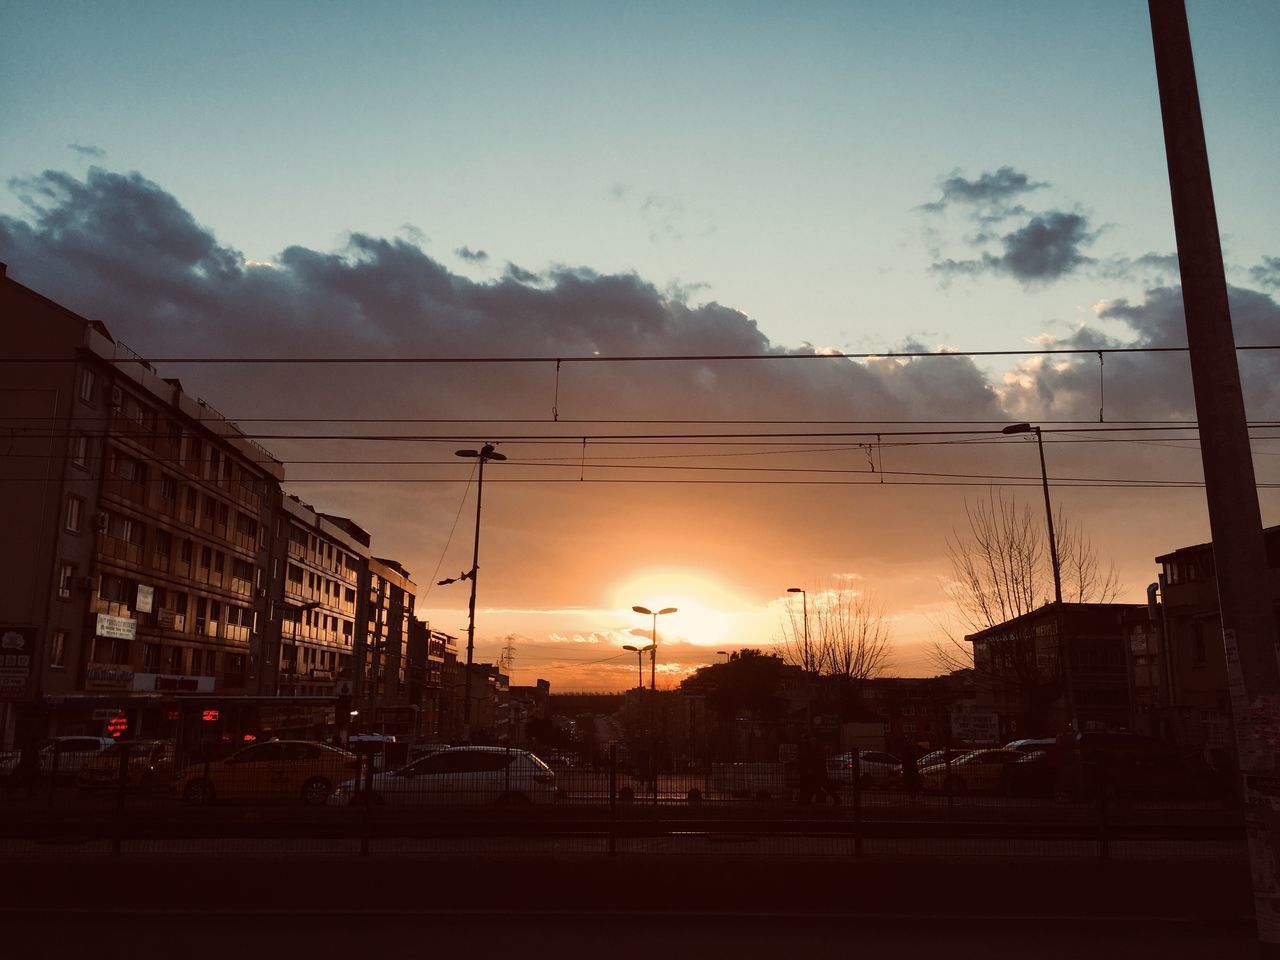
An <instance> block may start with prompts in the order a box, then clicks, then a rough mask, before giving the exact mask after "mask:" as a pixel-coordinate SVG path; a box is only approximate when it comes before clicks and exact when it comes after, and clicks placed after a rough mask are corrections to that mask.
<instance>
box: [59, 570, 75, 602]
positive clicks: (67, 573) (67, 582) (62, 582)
mask: <svg viewBox="0 0 1280 960" xmlns="http://www.w3.org/2000/svg"><path fill="white" fill-rule="evenodd" d="M75 579H76V568H75V567H73V566H72V565H71V564H69V563H64V564H62V565H61V566H59V567H58V596H59V597H60V598H61V599H63V600H69V599H71V584H72V583H74V582H75Z"/></svg>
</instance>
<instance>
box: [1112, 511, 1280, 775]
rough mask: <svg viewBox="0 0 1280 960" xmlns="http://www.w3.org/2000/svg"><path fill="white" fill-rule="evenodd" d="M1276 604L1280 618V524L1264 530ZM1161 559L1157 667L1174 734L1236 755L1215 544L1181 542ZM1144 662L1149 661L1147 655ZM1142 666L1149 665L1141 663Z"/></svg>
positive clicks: (1187, 743) (1190, 744) (1192, 746)
mask: <svg viewBox="0 0 1280 960" xmlns="http://www.w3.org/2000/svg"><path fill="white" fill-rule="evenodd" d="M1263 539H1264V542H1265V544H1266V555H1267V568H1268V583H1269V586H1270V591H1271V601H1272V605H1273V609H1275V610H1276V611H1277V618H1280V526H1275V527H1268V528H1266V529H1265V530H1264V531H1263ZM1156 563H1158V564H1160V571H1161V572H1160V594H1161V605H1160V609H1161V622H1160V624H1159V627H1160V632H1161V634H1162V635H1163V640H1162V639H1161V638H1160V637H1157V638H1156V641H1157V643H1159V644H1160V646H1159V647H1158V650H1159V652H1161V653H1163V655H1164V657H1163V661H1162V662H1161V661H1160V660H1157V661H1156V662H1155V663H1154V664H1153V665H1154V666H1156V667H1157V669H1156V670H1155V677H1154V679H1155V681H1156V682H1157V683H1159V684H1161V685H1163V687H1164V689H1163V691H1162V692H1160V693H1158V694H1156V695H1155V696H1156V697H1157V698H1158V699H1159V700H1160V701H1162V702H1164V703H1166V704H1168V707H1169V709H1168V711H1167V713H1168V726H1169V736H1170V737H1171V739H1173V740H1175V741H1176V742H1177V743H1178V744H1179V745H1180V746H1182V747H1183V748H1185V749H1186V750H1187V751H1188V752H1195V751H1204V750H1217V751H1223V752H1225V753H1227V754H1230V755H1232V756H1234V754H1235V738H1234V734H1233V731H1232V725H1231V724H1232V718H1231V694H1230V688H1229V686H1228V684H1227V658H1226V651H1225V648H1224V645H1223V638H1222V619H1221V612H1220V611H1219V609H1218V582H1217V576H1216V571H1215V568H1214V561H1213V544H1212V543H1201V544H1196V545H1194V546H1189V547H1181V548H1179V549H1177V550H1174V551H1172V552H1171V553H1166V554H1164V555H1162V556H1159V557H1156ZM1144 659H1145V658H1144ZM1137 660H1138V658H1137V657H1136V656H1135V665H1140V666H1143V667H1147V666H1149V665H1148V664H1147V663H1145V662H1144V663H1141V664H1138V663H1137Z"/></svg>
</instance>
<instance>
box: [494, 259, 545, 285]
mask: <svg viewBox="0 0 1280 960" xmlns="http://www.w3.org/2000/svg"><path fill="white" fill-rule="evenodd" d="M503 275H504V276H505V277H506V278H507V279H509V280H514V281H516V282H517V283H537V282H538V280H540V279H541V278H540V277H539V276H538V275H537V274H536V273H534V272H533V271H532V270H526V269H524V267H521V266H519V265H518V264H514V263H511V262H510V261H508V262H507V268H506V270H504V271H503Z"/></svg>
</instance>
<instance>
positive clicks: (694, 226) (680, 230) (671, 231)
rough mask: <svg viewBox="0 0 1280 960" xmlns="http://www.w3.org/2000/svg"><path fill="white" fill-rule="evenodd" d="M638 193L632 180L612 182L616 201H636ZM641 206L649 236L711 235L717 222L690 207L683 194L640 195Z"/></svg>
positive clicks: (674, 238) (670, 239)
mask: <svg viewBox="0 0 1280 960" xmlns="http://www.w3.org/2000/svg"><path fill="white" fill-rule="evenodd" d="M637 196H638V193H637V191H636V190H635V188H634V187H632V186H631V185H630V184H626V183H621V182H617V181H615V182H614V183H612V184H610V185H609V197H610V199H612V200H613V201H614V202H616V203H622V202H627V203H632V202H634V201H635V198H636V197H637ZM637 210H638V212H639V214H640V219H641V220H642V221H643V222H644V224H645V226H646V227H647V228H648V231H649V240H650V241H652V242H654V243H658V242H662V241H665V242H670V243H678V242H680V241H682V240H684V239H686V237H688V236H690V235H696V236H707V235H709V234H712V233H715V232H716V225H715V224H714V223H713V222H712V221H711V220H710V219H709V218H707V217H705V216H702V215H700V214H696V213H693V212H691V211H688V210H686V208H685V203H684V201H683V200H681V199H680V198H679V197H676V196H672V195H669V194H659V193H648V194H645V195H644V196H640V197H639V202H638V204H637Z"/></svg>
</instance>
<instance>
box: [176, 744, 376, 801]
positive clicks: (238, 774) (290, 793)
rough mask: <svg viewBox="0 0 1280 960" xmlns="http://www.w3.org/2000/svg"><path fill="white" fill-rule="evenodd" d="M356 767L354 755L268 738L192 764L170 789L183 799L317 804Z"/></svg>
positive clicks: (326, 746) (322, 745)
mask: <svg viewBox="0 0 1280 960" xmlns="http://www.w3.org/2000/svg"><path fill="white" fill-rule="evenodd" d="M357 770H358V761H357V759H356V757H355V755H354V754H351V753H347V751H345V750H339V749H337V748H336V747H331V746H329V745H328V744H327V743H316V742H314V741H311V740H268V741H266V742H265V743H255V744H253V745H252V746H249V747H245V748H244V749H243V750H238V751H236V752H235V753H233V754H231V755H230V756H229V757H223V758H222V759H220V760H210V761H209V762H208V763H203V762H202V763H193V764H191V765H190V766H188V767H186V768H184V769H183V770H181V771H180V772H179V773H177V774H176V775H175V776H174V778H173V786H172V788H171V790H172V793H173V795H174V796H177V797H181V798H182V799H183V800H185V801H186V802H187V803H192V804H206V803H213V802H214V801H216V800H228V801H240V802H275V801H282V800H283V801H290V800H292V801H299V800H300V801H302V802H303V803H309V804H314V805H319V804H322V803H324V802H325V801H326V800H328V799H329V794H331V793H332V792H333V788H334V787H335V786H336V785H337V784H339V783H342V782H343V781H344V780H350V779H351V778H352V777H354V776H355V775H356V773H357Z"/></svg>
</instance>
